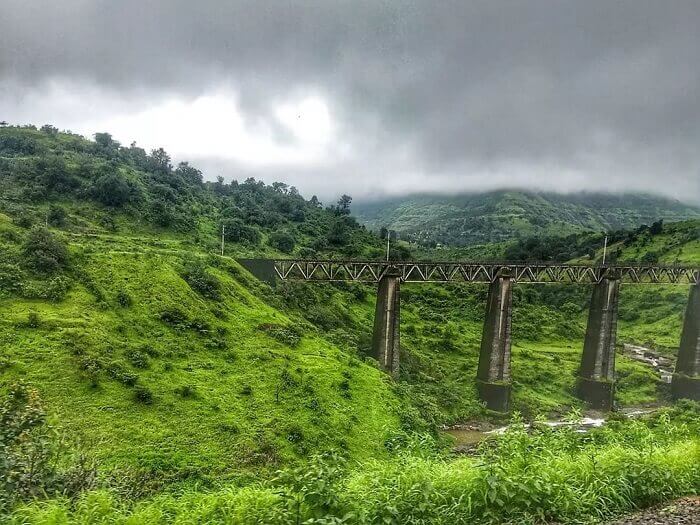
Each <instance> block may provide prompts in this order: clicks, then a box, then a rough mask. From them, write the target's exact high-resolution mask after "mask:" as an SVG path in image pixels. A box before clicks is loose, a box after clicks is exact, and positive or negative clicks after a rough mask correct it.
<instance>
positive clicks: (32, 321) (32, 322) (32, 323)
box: [27, 312, 41, 328]
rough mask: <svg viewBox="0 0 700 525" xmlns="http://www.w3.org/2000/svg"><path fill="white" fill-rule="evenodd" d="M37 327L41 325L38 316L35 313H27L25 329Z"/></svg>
mask: <svg viewBox="0 0 700 525" xmlns="http://www.w3.org/2000/svg"><path fill="white" fill-rule="evenodd" d="M39 325H41V319H40V318H39V314H38V313H36V312H29V313H28V314H27V327H29V328H39Z"/></svg>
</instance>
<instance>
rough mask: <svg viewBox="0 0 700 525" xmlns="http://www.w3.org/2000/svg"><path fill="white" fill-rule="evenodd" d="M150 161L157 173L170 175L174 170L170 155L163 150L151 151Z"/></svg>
mask: <svg viewBox="0 0 700 525" xmlns="http://www.w3.org/2000/svg"><path fill="white" fill-rule="evenodd" d="M149 161H150V165H151V169H152V170H153V171H155V172H157V173H170V172H171V171H172V169H173V166H172V164H171V163H170V155H168V153H167V152H166V151H165V150H164V149H163V148H158V149H154V150H151V156H150V157H149Z"/></svg>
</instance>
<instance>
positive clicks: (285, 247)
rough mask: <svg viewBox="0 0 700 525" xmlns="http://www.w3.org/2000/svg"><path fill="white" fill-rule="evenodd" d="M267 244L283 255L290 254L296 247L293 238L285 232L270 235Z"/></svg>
mask: <svg viewBox="0 0 700 525" xmlns="http://www.w3.org/2000/svg"><path fill="white" fill-rule="evenodd" d="M268 244H269V245H270V246H272V247H273V248H276V249H278V250H279V251H281V252H284V253H292V252H293V251H294V246H295V245H296V239H295V238H294V236H293V235H292V234H291V233H289V232H285V231H277V232H274V233H273V234H272V235H270V238H269V239H268Z"/></svg>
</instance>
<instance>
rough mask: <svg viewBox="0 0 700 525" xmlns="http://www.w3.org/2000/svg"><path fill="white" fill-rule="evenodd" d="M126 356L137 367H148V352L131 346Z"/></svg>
mask: <svg viewBox="0 0 700 525" xmlns="http://www.w3.org/2000/svg"><path fill="white" fill-rule="evenodd" d="M125 356H126V358H127V359H128V360H129V362H130V363H131V364H132V365H134V366H135V367H136V368H148V356H147V355H146V354H144V353H141V352H139V351H138V350H135V349H133V348H131V349H129V350H127V352H126V353H125Z"/></svg>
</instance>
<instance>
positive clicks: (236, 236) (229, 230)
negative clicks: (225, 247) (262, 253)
mask: <svg viewBox="0 0 700 525" xmlns="http://www.w3.org/2000/svg"><path fill="white" fill-rule="evenodd" d="M223 226H224V231H225V232H226V233H225V237H226V239H227V240H230V241H231V242H245V243H250V244H253V245H257V244H259V243H260V238H261V235H260V232H259V231H258V230H257V229H256V228H253V227H252V226H248V225H247V224H245V223H244V222H243V221H242V220H240V219H224V221H223Z"/></svg>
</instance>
